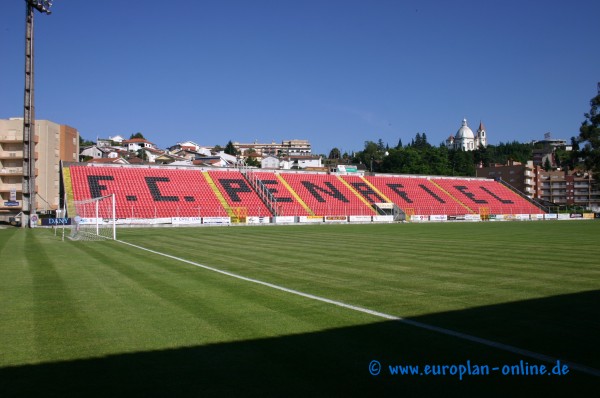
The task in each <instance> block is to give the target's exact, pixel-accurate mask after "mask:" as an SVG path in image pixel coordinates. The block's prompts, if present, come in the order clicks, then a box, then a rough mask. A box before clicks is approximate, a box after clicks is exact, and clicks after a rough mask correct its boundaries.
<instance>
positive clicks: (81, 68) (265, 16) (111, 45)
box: [0, 0, 600, 154]
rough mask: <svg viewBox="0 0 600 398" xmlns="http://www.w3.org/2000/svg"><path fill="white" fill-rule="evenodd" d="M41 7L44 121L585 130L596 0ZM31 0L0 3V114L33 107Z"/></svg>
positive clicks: (395, 135) (91, 130) (432, 137)
mask: <svg viewBox="0 0 600 398" xmlns="http://www.w3.org/2000/svg"><path fill="white" fill-rule="evenodd" d="M52 10H53V13H52V15H50V16H47V15H42V14H39V13H36V16H35V38H36V49H35V50H36V53H35V55H36V59H35V67H36V86H35V88H36V92H35V99H36V116H37V118H38V119H48V120H52V121H55V122H57V123H61V124H68V125H70V126H73V127H75V128H77V129H78V130H79V132H80V134H81V135H82V136H83V137H84V138H86V139H93V140H95V139H96V137H101V138H106V137H108V136H114V135H117V134H120V135H123V136H126V137H127V138H128V137H129V135H131V134H132V133H135V132H138V131H139V132H142V133H143V134H144V136H145V137H146V138H147V139H149V140H150V141H152V142H154V143H155V144H157V145H158V146H159V147H161V148H165V147H167V146H170V145H173V144H175V143H177V142H182V141H186V140H192V141H195V142H197V143H198V144H201V145H216V144H219V145H222V146H224V145H225V144H226V143H227V141H229V140H232V141H239V142H252V141H255V140H258V141H259V142H271V141H275V142H281V141H282V140H286V139H308V140H310V141H311V142H312V144H313V151H314V152H316V153H325V154H327V153H329V151H330V150H331V148H333V147H338V148H340V149H341V150H342V151H343V152H344V151H347V152H351V151H353V150H361V149H363V147H364V141H366V140H372V141H377V140H378V139H379V138H381V139H382V140H383V141H384V142H386V143H388V144H389V145H390V146H395V145H396V144H397V143H398V139H402V141H403V142H404V143H405V144H406V143H407V142H409V141H410V140H411V139H412V138H413V137H414V136H415V134H416V133H417V132H420V133H423V132H424V133H426V134H427V137H428V139H429V142H430V143H432V144H435V145H437V144H439V143H440V142H442V141H443V140H445V139H446V138H447V137H448V136H449V135H450V134H454V133H455V132H456V131H457V130H458V128H459V127H460V125H461V121H462V119H463V118H467V120H468V121H469V125H470V126H471V127H472V129H473V130H474V131H475V130H476V128H477V126H478V125H479V122H480V121H482V122H483V123H484V125H485V127H486V129H487V134H488V138H489V141H490V143H492V144H497V143H499V142H507V141H512V140H518V141H521V142H528V141H530V140H533V139H543V136H544V133H547V132H551V134H552V137H554V138H564V139H567V140H568V139H569V138H570V137H571V136H574V135H577V134H578V129H579V126H580V124H581V122H582V121H583V120H584V116H583V113H585V112H588V111H589V109H590V108H589V100H590V99H591V98H592V97H593V96H595V95H596V84H597V82H599V81H600V49H599V41H598V32H599V30H598V29H599V26H600V25H599V22H598V21H599V20H600V19H599V18H600V1H598V0H569V1H558V0H556V1H538V0H526V1H524V0H505V1H482V0H453V1H449V0H448V1H446V0H437V1H433V0H419V1H417V0H360V1H358V0H207V1H201V0H194V1H192V0H187V1H183V0H168V1H158V0H146V1H131V0H101V1H84V0H55V1H54V6H53V8H52ZM24 17H25V2H24V1H23V0H0V29H1V31H0V118H8V117H14V116H17V117H22V115H23V85H24V42H25V39H24V36H25V32H24V30H25V19H24Z"/></svg>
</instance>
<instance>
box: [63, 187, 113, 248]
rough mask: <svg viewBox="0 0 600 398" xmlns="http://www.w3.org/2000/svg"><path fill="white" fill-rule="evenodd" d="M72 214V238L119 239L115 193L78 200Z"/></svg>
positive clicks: (70, 237)
mask: <svg viewBox="0 0 600 398" xmlns="http://www.w3.org/2000/svg"><path fill="white" fill-rule="evenodd" d="M73 204H74V208H75V214H71V233H70V235H69V239H72V240H103V239H117V228H116V221H117V220H116V217H115V195H114V194H113V195H109V196H103V197H100V198H94V199H88V200H76V201H75V202H74V203H73Z"/></svg>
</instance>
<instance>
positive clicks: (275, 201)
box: [62, 163, 544, 223]
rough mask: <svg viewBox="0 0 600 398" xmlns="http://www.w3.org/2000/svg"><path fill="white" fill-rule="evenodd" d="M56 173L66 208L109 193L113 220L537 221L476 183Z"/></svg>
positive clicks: (305, 175) (111, 169) (183, 171)
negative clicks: (391, 209)
mask: <svg viewBox="0 0 600 398" xmlns="http://www.w3.org/2000/svg"><path fill="white" fill-rule="evenodd" d="M62 172H63V178H62V181H63V184H64V191H65V193H66V197H67V202H72V201H74V200H86V199H90V198H96V197H101V196H106V195H110V194H112V193H114V194H115V197H116V203H117V205H116V217H117V218H119V219H129V220H136V219H144V220H156V219H163V222H166V223H168V222H169V219H170V218H175V217H177V218H182V217H194V218H198V219H200V218H210V217H215V218H218V217H221V218H229V219H230V220H231V221H232V222H246V221H248V220H254V219H255V218H260V220H261V222H269V220H270V219H271V218H273V219H277V218H279V219H285V220H286V221H285V222H296V221H297V219H298V218H303V219H306V218H310V219H311V220H316V221H319V220H321V221H327V220H328V217H329V219H330V220H338V221H353V220H354V221H392V219H389V218H377V217H379V215H380V214H381V213H378V211H377V208H378V207H381V205H382V204H384V205H390V206H397V208H398V209H400V211H401V212H402V213H404V215H405V217H406V219H408V220H411V219H413V218H414V219H415V220H428V219H431V220H434V219H435V220H445V219H448V218H446V217H451V218H453V217H456V218H458V217H467V219H480V216H481V218H484V219H486V218H488V217H489V215H515V214H520V215H541V214H544V211H543V210H541V209H540V208H539V207H537V206H536V205H535V204H533V202H531V201H529V200H528V199H526V198H525V197H524V196H523V195H521V194H519V193H518V192H514V191H512V190H511V189H509V188H508V187H506V186H504V185H502V184H501V183H499V182H497V181H494V180H489V179H482V178H457V177H426V176H405V175H404V176H403V175H369V176H361V175H336V174H327V173H322V172H299V171H293V172H291V171H277V172H275V171H264V170H260V169H241V170H238V169H231V168H229V169H217V168H201V167H185V166H177V167H168V166H132V165H94V164H82V163H74V164H71V165H66V166H65V167H63V169H62ZM71 212H72V210H71ZM352 217H354V219H351V218H352ZM509 218H510V217H509ZM532 218H534V217H533V216H532ZM535 218H536V219H539V218H540V217H535Z"/></svg>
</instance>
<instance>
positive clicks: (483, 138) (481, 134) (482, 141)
mask: <svg viewBox="0 0 600 398" xmlns="http://www.w3.org/2000/svg"><path fill="white" fill-rule="evenodd" d="M475 146H476V147H479V146H482V147H486V146H487V134H486V132H485V127H484V126H483V122H481V121H480V122H479V128H478V129H477V137H476V138H475Z"/></svg>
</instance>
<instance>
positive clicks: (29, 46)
mask: <svg viewBox="0 0 600 398" xmlns="http://www.w3.org/2000/svg"><path fill="white" fill-rule="evenodd" d="M25 3H26V7H27V12H26V14H25V104H24V113H23V207H22V209H23V218H22V219H21V226H23V227H25V226H27V225H29V224H30V223H29V221H30V219H31V216H33V215H35V214H36V195H37V189H36V185H35V106H34V95H33V93H34V75H33V16H34V11H35V10H38V11H39V12H42V13H46V14H50V7H51V6H52V1H50V0H25Z"/></svg>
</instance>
